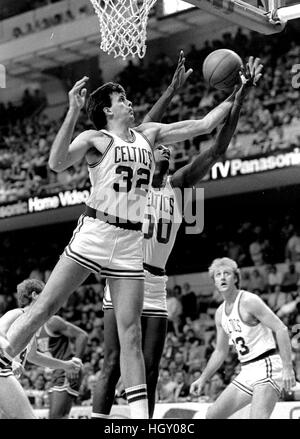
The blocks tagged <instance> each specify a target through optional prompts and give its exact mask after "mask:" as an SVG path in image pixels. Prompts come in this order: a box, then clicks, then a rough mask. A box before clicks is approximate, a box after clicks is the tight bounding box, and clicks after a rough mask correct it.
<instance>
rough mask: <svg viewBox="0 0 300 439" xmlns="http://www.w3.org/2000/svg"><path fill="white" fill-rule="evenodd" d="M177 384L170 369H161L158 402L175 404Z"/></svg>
mask: <svg viewBox="0 0 300 439" xmlns="http://www.w3.org/2000/svg"><path fill="white" fill-rule="evenodd" d="M176 387H177V383H176V382H175V381H174V380H172V378H171V375H170V372H169V370H168V369H161V370H160V374H159V378H158V383H157V398H158V402H173V401H174V393H175V389H176Z"/></svg>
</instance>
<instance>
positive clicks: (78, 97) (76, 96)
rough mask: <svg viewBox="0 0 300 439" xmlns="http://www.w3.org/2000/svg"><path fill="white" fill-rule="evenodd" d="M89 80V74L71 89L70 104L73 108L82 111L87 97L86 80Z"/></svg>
mask: <svg viewBox="0 0 300 439" xmlns="http://www.w3.org/2000/svg"><path fill="white" fill-rule="evenodd" d="M88 80H89V78H88V77H87V76H84V77H83V78H81V79H79V81H77V82H76V83H75V85H74V86H73V88H71V90H70V91H69V106H70V109H71V110H76V111H80V110H81V109H82V108H83V106H84V104H85V98H86V92H87V90H86V88H85V85H86V82H87V81H88Z"/></svg>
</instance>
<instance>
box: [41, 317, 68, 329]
mask: <svg viewBox="0 0 300 439" xmlns="http://www.w3.org/2000/svg"><path fill="white" fill-rule="evenodd" d="M64 325H65V321H64V319H63V318H61V317H59V316H52V317H50V319H49V320H47V322H46V323H45V326H46V327H47V329H48V330H50V331H51V332H58V331H59V330H60V329H61V327H62V326H64Z"/></svg>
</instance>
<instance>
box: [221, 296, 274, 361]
mask: <svg viewBox="0 0 300 439" xmlns="http://www.w3.org/2000/svg"><path fill="white" fill-rule="evenodd" d="M243 294H252V293H249V292H248V291H243V290H240V292H239V293H238V295H237V297H236V299H235V302H234V304H233V308H232V311H231V313H230V314H229V315H227V314H226V311H225V302H224V303H223V304H222V305H221V306H222V317H221V319H222V321H221V323H222V327H223V329H224V331H225V332H226V334H227V335H229V338H230V340H231V341H232V343H233V344H234V345H235V347H236V350H237V353H238V358H239V360H240V362H241V363H244V362H246V361H249V360H253V359H254V358H256V357H258V356H260V355H261V354H263V353H264V352H267V351H269V350H271V349H275V348H276V344H275V339H274V337H273V333H272V331H271V329H270V328H268V327H267V326H265V325H263V324H262V323H260V322H258V323H257V324H256V325H253V326H252V325H248V324H247V323H244V322H243V320H242V318H241V316H240V313H239V306H240V299H241V297H242V295H243Z"/></svg>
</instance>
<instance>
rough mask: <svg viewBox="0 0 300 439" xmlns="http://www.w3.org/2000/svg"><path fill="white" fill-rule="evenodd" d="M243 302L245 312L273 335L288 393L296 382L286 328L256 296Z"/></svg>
mask: <svg viewBox="0 0 300 439" xmlns="http://www.w3.org/2000/svg"><path fill="white" fill-rule="evenodd" d="M244 300H245V302H244V303H245V306H246V308H247V311H248V312H249V313H251V314H252V315H253V316H254V317H255V318H256V319H257V320H259V321H260V322H261V323H263V324H264V325H265V326H267V327H268V328H270V329H271V330H272V331H273V332H274V334H275V337H276V340H277V344H278V348H279V355H280V357H281V360H282V366H283V372H282V378H283V385H284V388H285V389H286V390H287V391H289V390H290V389H291V387H293V386H295V385H296V380H295V373H294V370H293V364H292V348H291V342H290V338H289V332H288V328H287V327H286V326H285V324H284V323H283V322H282V321H281V320H280V319H279V317H277V316H276V315H275V314H274V313H273V311H272V310H271V309H270V308H269V307H268V306H267V305H266V304H265V303H264V302H263V301H262V300H261V299H260V298H259V297H258V296H256V295H254V294H251V295H248V296H247V297H246V298H245V299H244Z"/></svg>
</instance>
